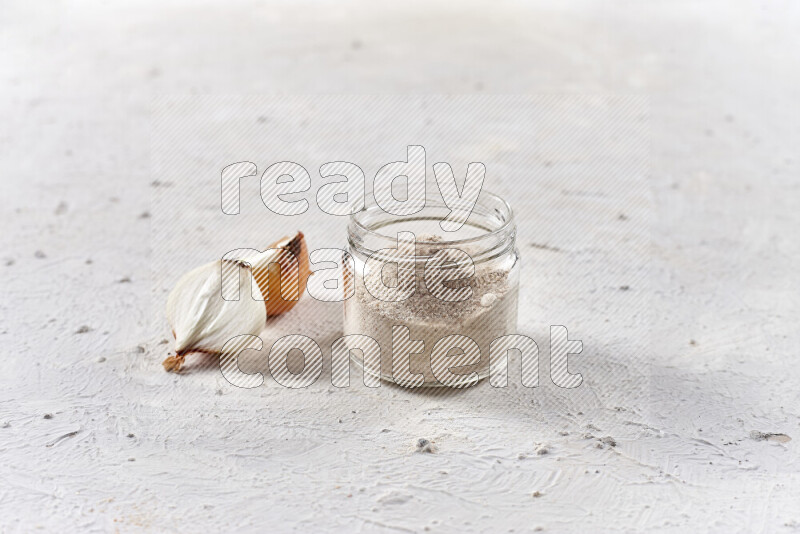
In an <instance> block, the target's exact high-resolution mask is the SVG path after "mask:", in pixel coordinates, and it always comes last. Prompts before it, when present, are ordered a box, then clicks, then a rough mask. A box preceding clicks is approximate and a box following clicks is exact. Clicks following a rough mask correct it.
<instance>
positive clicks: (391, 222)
mask: <svg viewBox="0 0 800 534" xmlns="http://www.w3.org/2000/svg"><path fill="white" fill-rule="evenodd" d="M449 213H450V209H449V208H448V207H447V206H446V205H445V204H444V203H443V201H442V199H441V198H438V197H437V198H435V197H433V196H431V195H428V196H427V198H426V203H425V208H424V209H423V210H422V211H420V212H417V213H415V214H413V215H407V216H397V215H392V214H390V213H386V212H384V211H383V210H382V209H381V208H380V207H379V206H377V205H375V204H373V205H367V206H366V207H365V208H364V209H362V210H361V211H359V212H357V213H355V214H353V215H352V216H351V217H350V223H349V225H348V250H349V253H350V255H351V256H352V259H353V262H352V267H354V269H353V268H352V267H351V265H350V262H349V261H345V262H344V265H345V272H344V284H345V293H346V294H347V295H351V294H352V296H351V297H350V298H348V299H346V300H345V301H344V334H345V336H348V337H346V338H345V341H346V344H347V347H348V349H350V354H351V356H352V358H353V359H354V360H355V361H356V362H357V363H358V364H359V365H360V366H361V368H362V369H363V370H364V373H365V379H366V378H370V377H371V378H373V379H374V378H376V377H379V378H381V379H383V380H387V381H390V382H394V383H397V384H398V385H401V386H406V387H418V386H442V385H445V386H450V387H466V386H469V385H472V384H474V383H476V382H477V381H478V380H480V379H482V378H484V377H486V376H488V374H489V347H490V345H491V343H492V341H494V340H495V339H497V338H500V337H502V336H505V335H508V334H515V333H516V328H517V303H518V295H519V269H520V260H519V254H518V251H517V250H516V248H515V239H516V224H515V223H514V217H513V213H512V211H511V207H510V206H509V205H508V203H507V202H505V201H504V200H503V199H501V198H500V197H498V196H497V195H494V194H491V193H488V192H486V191H484V192H482V193H481V195H480V197H479V198H478V201H477V203H476V205H475V208H474V209H473V211H472V213H471V214H470V216H469V218H468V219H467V221H466V223H465V224H464V225H463V226H462V227H461V228H460V229H458V230H456V231H454V232H446V231H444V230H443V229H442V228H441V226H440V222H441V221H443V220H444V219H445V218H446V217H447V215H448V214H449ZM409 232H410V233H409ZM412 234H413V235H412ZM453 249H457V250H453ZM458 251H461V252H458ZM473 266H474V269H473ZM437 273H438V274H437ZM470 273H472V274H471V275H470ZM426 274H427V278H426ZM406 329H407V330H406ZM364 336H367V337H369V338H372V339H373V340H375V341H377V346H379V347H380V351H377V350H376V349H377V347H376V345H375V344H374V343H372V342H370V341H369V340H368V339H366V337H364Z"/></svg>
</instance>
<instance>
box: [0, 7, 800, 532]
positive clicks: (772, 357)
mask: <svg viewBox="0 0 800 534" xmlns="http://www.w3.org/2000/svg"><path fill="white" fill-rule="evenodd" d="M799 21H800V6H798V4H797V3H796V2H788V1H787V2H774V3H770V4H761V3H755V2H740V3H738V5H736V6H733V5H731V3H729V2H705V3H691V4H689V3H686V4H677V3H648V4H644V3H640V2H612V3H608V2H606V3H603V4H602V5H601V4H591V3H589V2H567V3H559V4H558V5H549V4H545V3H544V2H534V3H528V4H526V5H524V6H523V5H521V4H518V3H512V2H508V3H506V2H500V3H492V5H491V7H490V8H487V7H485V6H481V5H480V4H477V3H471V2H463V3H459V4H458V6H457V7H456V6H455V5H450V4H449V3H444V2H426V3H404V4H403V5H402V7H401V6H398V5H395V6H388V5H386V6H381V5H377V3H371V4H355V3H351V2H343V3H342V2H340V3H336V4H334V3H329V2H318V3H310V2H291V3H290V2H281V3H256V2H229V3H226V4H225V5H224V6H213V5H211V4H210V3H208V4H198V3H196V2H194V3H189V2H167V3H163V2H162V3H152V4H151V5H150V6H149V7H148V6H146V5H143V4H141V3H137V4H134V3H133V2H130V3H120V4H117V5H111V4H108V3H99V2H98V3H90V4H82V5H80V6H67V5H66V4H63V3H58V2H44V3H41V2H40V3H37V4H33V3H27V2H17V1H7V2H3V3H2V5H0V38H1V39H2V54H0V84H1V85H0V88H1V90H0V91H1V93H0V94H2V99H1V100H0V106H2V115H0V116H2V126H0V162H2V169H3V171H4V173H5V176H4V179H3V180H2V181H0V184H1V185H0V187H1V188H2V191H1V192H2V198H3V199H4V208H3V230H4V231H3V232H2V233H1V234H0V240H2V244H3V246H2V258H3V263H2V266H0V268H2V269H3V274H4V276H3V294H4V298H3V300H2V302H1V303H0V309H1V310H2V318H3V321H2V326H0V336H2V341H3V353H4V357H5V360H6V361H7V362H8V363H7V367H6V369H5V371H4V373H2V378H0V386H2V388H0V391H2V394H0V395H2V396H1V397H0V398H2V403H1V404H0V427H2V428H0V458H1V459H2V462H0V480H2V482H3V483H2V487H0V511H2V514H0V530H2V531H9V532H17V531H19V532H28V531H32V530H34V529H36V528H41V529H45V530H48V531H56V530H57V531H116V530H118V531H120V532H137V531H155V532H187V531H197V530H201V531H220V530H230V529H234V528H239V529H242V530H248V531H256V530H264V529H270V530H274V531H293V530H295V531H302V532H307V531H320V530H324V529H327V530H336V531H353V530H361V531H370V532H372V531H396V530H400V531H422V530H425V529H430V530H432V531H441V532H464V531H471V530H474V531H491V532H505V531H511V530H514V531H516V532H522V531H529V530H533V529H535V528H538V527H540V528H541V529H544V530H545V531H556V532H560V531H586V530H589V531H600V530H624V531H632V530H662V531H683V530H687V529H692V530H698V531H719V532H731V531H747V532H752V531H757V532H759V531H764V532H781V531H787V532H790V531H793V530H798V529H800V510H799V509H798V507H797V504H796V503H797V502H800V461H799V459H798V453H797V443H798V435H800V394H799V393H798V390H797V384H798V379H800V371H798V370H797V368H796V366H795V361H796V359H797V354H798V349H797V346H798V341H800V337H799V336H800V333H798V329H797V326H796V318H797V316H798V311H800V310H798V300H797V296H798V294H800V278H799V277H798V276H797V271H798V263H799V260H798V258H800V241H798V239H797V237H796V235H795V234H796V228H798V223H800V181H799V180H798V158H797V155H796V154H797V146H800V120H798V119H800V112H798V107H797V102H796V99H797V96H798V95H799V94H800V77H799V76H798V72H800V68H799V67H800V64H799V63H800V59H799V58H800V56H798V55H797V54H796V50H797V47H798V44H800V43H798V41H799V40H800V38H798V37H797V35H796V28H797V26H798V22H799ZM165 93H166V94H174V93H180V94H205V93H210V94H237V93H246V94H294V93H304V94H309V93H393V94H402V93H437V94H438V93H501V94H511V93H556V94H562V93H603V94H633V95H643V96H646V97H647V98H648V101H649V108H650V113H649V124H650V126H649V130H650V164H649V167H650V169H651V176H650V177H649V180H650V192H651V198H652V210H651V211H652V213H651V216H650V220H651V226H650V237H651V242H652V244H651V248H650V255H649V258H650V276H649V278H647V279H646V280H642V282H641V287H646V288H647V292H646V295H645V296H646V298H647V299H648V300H649V302H650V308H649V313H650V314H651V315H650V317H649V318H648V320H649V321H650V327H649V329H648V332H649V339H648V340H647V346H648V349H647V351H646V354H644V355H643V356H642V360H643V361H646V362H647V363H648V365H647V366H646V371H645V373H646V374H645V375H644V377H643V378H644V379H646V382H644V383H643V384H644V386H643V387H642V388H641V389H640V390H638V393H637V395H638V396H637V395H632V394H630V391H631V390H630V388H617V387H614V386H612V385H610V384H608V383H604V382H603V380H600V379H599V378H598V379H594V381H593V382H592V383H589V384H587V386H589V388H588V389H587V391H589V392H591V395H588V394H587V395H583V396H579V397H577V399H575V398H569V397H566V396H564V397H557V396H555V393H554V394H553V395H554V396H553V397H545V395H547V393H548V391H547V390H542V391H540V392H537V396H536V398H535V400H537V401H538V402H539V404H536V403H527V404H526V403H522V402H519V399H528V400H530V398H528V397H526V396H525V395H523V394H522V393H520V391H519V390H520V389H521V388H519V387H518V386H514V385H513V382H512V385H511V386H510V391H509V392H507V393H506V394H504V395H499V396H494V397H489V396H486V395H480V392H479V390H477V389H476V390H474V391H472V392H465V394H462V395H444V396H442V395H439V396H436V395H426V394H409V393H408V392H405V391H403V390H399V389H397V388H388V387H386V388H381V389H380V390H378V391H371V390H367V389H366V388H360V389H359V388H352V389H351V390H348V391H340V390H336V389H335V388H332V387H330V385H329V384H328V385H327V386H325V385H323V384H320V386H319V387H314V388H311V389H309V390H308V391H299V392H294V391H286V390H278V389H276V388H269V387H263V388H260V389H258V390H257V391H255V392H253V393H252V394H250V392H248V393H246V394H242V392H240V391H234V390H232V388H230V387H229V386H226V384H225V383H224V380H223V379H222V377H220V376H219V374H218V373H217V372H216V371H214V369H213V368H212V367H211V365H208V366H207V367H205V368H204V367H203V366H202V365H200V366H195V367H194V368H193V370H192V371H191V372H190V373H188V374H186V375H184V376H173V375H168V374H166V373H164V372H163V370H162V369H161V367H160V361H161V360H162V359H163V357H164V356H165V355H166V354H167V351H168V346H167V345H162V344H160V343H161V340H162V339H163V338H164V337H165V336H164V333H165V325H164V324H163V318H162V317H160V316H159V313H160V311H159V309H160V308H159V307H160V305H161V304H160V298H161V296H160V294H159V292H160V291H161V290H163V289H164V287H162V286H161V285H160V284H162V283H163V284H165V285H166V286H168V282H169V281H170V280H173V281H174V278H172V279H170V278H169V277H170V276H173V277H174V276H175V275H176V274H177V271H174V272H171V273H168V274H161V272H160V271H158V270H156V271H155V274H156V275H157V276H154V270H153V268H154V266H157V265H158V262H157V258H154V257H153V254H152V250H153V247H154V241H153V231H155V232H158V229H159V227H158V226H157V225H158V222H159V221H158V217H159V214H160V213H161V212H159V210H158V198H159V197H158V195H159V194H161V193H163V191H160V190H159V188H158V187H154V186H153V185H152V182H153V181H154V171H153V169H152V167H151V156H152V155H153V154H152V151H151V144H150V143H151V131H152V123H153V121H152V119H153V117H152V112H153V95H156V94H165ZM264 158H265V160H264V163H266V162H267V161H268V160H269V158H268V157H267V156H264ZM211 163H213V165H212V166H213V168H215V169H216V168H217V167H218V166H219V162H216V161H213V162H211ZM223 163H224V162H223ZM192 165H199V163H197V162H193V163H192ZM165 194H169V193H165ZM198 211H201V210H198ZM518 212H519V213H520V216H521V220H522V221H523V223H524V224H533V222H535V220H534V219H531V218H527V217H533V215H524V214H525V213H527V212H529V210H525V209H522V210H520V209H519V208H518ZM184 222H186V223H187V225H188V224H193V219H191V217H189V218H187V219H186V221H184ZM325 231H330V232H335V231H336V229H335V228H331V229H330V230H325ZM325 231H320V233H319V235H318V236H317V238H318V239H322V238H323V237H324V232H325ZM553 237H554V238H556V239H558V236H557V235H555V236H553ZM189 239H190V240H194V239H197V240H200V239H201V237H199V234H192V235H191V236H190V237H189ZM190 242H193V241H190ZM548 245H552V246H555V247H558V246H559V244H558V243H555V244H553V243H550V242H548ZM312 246H313V244H312ZM567 248H568V247H567ZM547 252H548V251H547V250H544V249H537V248H536V247H529V248H528V249H527V250H523V254H524V256H525V257H526V259H528V261H529V263H531V264H533V262H534V261H535V259H539V260H540V261H543V262H552V261H564V262H565V263H564V264H565V265H568V264H569V262H568V260H567V259H564V260H554V259H552V258H549V257H548V256H545V253H547ZM193 253H194V254H198V253H197V251H195V252H193ZM198 256H199V254H198ZM566 256H568V257H569V255H568V254H567V255H566ZM571 258H572V259H574V256H573V257H571ZM159 276H161V277H162V278H159ZM594 285H595V286H596V287H595V288H594V289H595V290H596V291H599V292H600V296H597V293H596V292H595V293H591V292H590V290H591V288H584V286H578V289H576V291H579V290H581V289H582V288H584V289H586V294H585V295H583V296H582V297H583V298H584V299H585V301H586V302H589V303H594V305H597V303H598V302H600V303H602V304H605V303H606V302H609V303H614V302H616V303H617V304H620V302H618V301H617V300H614V299H619V298H620V292H619V290H618V287H619V286H618V282H617V281H616V280H614V281H613V283H612V282H611V281H606V280H605V279H603V278H602V277H601V278H599V279H598V280H597V281H596V283H595V284H594ZM631 287H632V288H634V289H636V288H637V286H636V285H634V284H631ZM610 289H613V290H614V291H610ZM604 291H606V293H603V292H604ZM531 294H532V293H529V295H531ZM605 295H608V296H607V297H606V296H605ZM578 297H579V298H580V297H581V295H578ZM625 298H630V299H634V298H637V297H636V296H634V295H633V294H631V295H626V296H625ZM525 299H526V297H524V295H523V302H528V304H524V306H528V308H522V309H521V313H523V312H524V310H528V312H530V310H531V309H532V308H531V306H532V305H533V304H532V303H533V302H534V301H533V299H531V298H528V300H527V301H526V300H525ZM636 302H641V301H638V300H637V301H636ZM622 303H623V304H624V301H623V302H622ZM317 304H318V303H314V302H311V301H304V302H303V303H301V305H299V306H298V307H297V308H296V310H294V311H293V312H292V314H294V315H292V314H290V315H288V316H287V317H286V318H285V321H287V322H291V321H292V320H293V318H294V319H297V318H298V317H302V316H303V314H304V313H308V312H309V310H312V308H313V307H314V306H316V305H317ZM610 305H611V304H610ZM320 317H321V318H323V319H324V320H326V321H327V320H330V324H329V325H328V326H329V327H330V329H331V330H333V329H335V318H333V317H334V316H333V314H331V315H330V316H329V315H321V316H320ZM329 317H330V319H328V318H329ZM565 322H566V323H567V324H568V325H569V324H571V323H570V321H569V318H568V319H567V320H566V321H565ZM587 324H589V323H587ZM84 327H86V328H84ZM287 328H288V327H287ZM78 332H81V333H78ZM592 335H593V332H588V333H587V334H586V337H585V338H584V339H588V338H590V337H591V336H592ZM590 348H591V346H590V345H589V344H587V343H586V341H585V342H584V351H585V352H586V358H587V360H586V361H587V362H588V361H589V358H591V357H592V353H591V352H590V350H589V349H590ZM612 349H618V350H616V351H615V350H609V351H607V352H605V351H604V352H603V355H606V356H608V361H609V362H611V363H612V364H613V363H615V360H614V357H615V356H616V357H618V358H619V359H618V360H616V362H619V361H622V359H623V358H624V356H625V354H624V352H625V351H624V350H623V349H622V348H620V347H619V346H618V345H614V346H612ZM588 376H589V375H588V374H587V377H588ZM556 393H557V392H556ZM623 393H625V394H623ZM544 399H548V402H550V404H549V405H547V409H546V410H543V409H540V407H541V405H542V404H546V403H544V402H543V401H544ZM559 402H561V403H562V407H563V409H562V410H558V409H556V408H557V407H558V403H559ZM754 432H755V433H754ZM759 432H760V433H780V434H784V435H786V436H788V437H790V438H792V439H791V441H788V442H779V441H776V440H775V439H763V438H764V435H763V434H759ZM588 434H591V435H592V436H594V437H588V436H587V435H588ZM604 436H613V438H614V441H615V443H616V444H615V446H612V445H611V444H610V442H608V441H606V442H602V441H600V440H598V439H597V438H602V437H604ZM421 437H424V438H428V439H431V440H432V441H433V442H434V444H435V445H436V452H435V453H433V454H419V453H415V452H414V446H415V443H416V440H417V439H418V438H421ZM543 449H546V450H547V454H541V455H540V454H538V452H539V451H540V450H543ZM537 492H538V493H537Z"/></svg>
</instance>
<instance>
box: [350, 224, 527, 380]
mask: <svg viewBox="0 0 800 534" xmlns="http://www.w3.org/2000/svg"><path fill="white" fill-rule="evenodd" d="M417 241H418V243H417V248H416V254H417V257H422V258H425V257H430V256H432V255H433V254H434V253H436V252H437V251H438V250H441V249H443V248H460V247H449V246H448V245H447V244H446V243H444V240H443V238H442V237H441V236H437V235H419V236H417ZM438 243H443V244H442V245H438ZM462 250H464V252H466V253H467V254H470V255H472V254H471V253H470V252H471V251H470V250H469V249H464V248H462ZM387 267H388V266H387ZM353 274H354V277H352V278H351V280H353V281H354V282H355V294H354V295H353V296H352V297H351V299H350V300H351V301H352V302H348V303H347V304H346V306H345V318H344V324H345V333H346V334H362V335H366V336H369V337H371V338H373V339H375V340H376V341H377V342H378V344H379V345H380V348H381V358H380V359H381V376H382V378H384V379H392V374H393V373H392V371H393V367H392V358H393V351H392V349H393V347H392V327H393V326H405V327H407V328H408V329H409V335H410V338H411V340H412V343H413V340H421V341H422V342H424V349H423V350H422V351H421V352H417V353H412V354H410V355H409V357H408V358H409V359H410V362H409V363H410V370H411V373H412V374H421V375H422V376H423V377H424V385H426V386H436V385H441V384H440V381H439V380H438V379H437V378H436V376H435V375H434V372H433V371H432V370H431V352H432V350H433V347H434V345H436V343H437V342H438V341H439V340H440V339H442V338H444V337H446V336H450V335H454V334H458V335H462V336H466V337H469V338H471V339H472V340H473V341H475V343H477V346H478V348H479V349H480V360H479V361H478V363H471V364H469V365H460V363H463V362H474V361H476V360H477V358H478V356H477V354H467V355H464V356H461V357H459V356H457V354H458V353H460V352H461V351H452V352H451V354H454V356H453V357H452V358H447V359H446V361H447V362H449V363H447V364H446V365H444V367H450V368H451V372H452V373H453V374H456V375H462V376H463V377H464V380H463V381H461V380H455V381H454V382H448V385H469V384H471V383H474V380H469V379H470V378H474V377H475V375H474V372H477V374H478V377H479V378H483V377H485V376H486V375H487V374H488V370H489V346H490V344H491V342H492V341H494V340H495V339H497V338H499V337H502V336H504V335H507V334H514V333H516V324H517V301H518V297H517V291H516V290H510V286H509V274H510V266H509V265H507V264H505V265H504V264H503V262H492V261H487V262H483V263H476V264H475V274H474V275H473V276H471V277H469V278H467V279H462V280H457V281H454V282H444V285H445V287H447V288H453V289H455V288H458V287H464V286H467V285H468V286H469V287H470V288H471V289H472V295H471V296H470V298H469V299H467V300H464V301H460V302H448V301H446V300H442V299H440V298H437V297H436V296H434V295H433V294H431V293H430V291H429V290H428V287H427V285H426V283H425V281H424V278H425V263H424V261H422V262H417V263H416V269H415V274H416V289H415V291H414V294H413V295H412V296H411V297H409V298H408V299H406V300H402V301H399V302H386V301H383V300H381V299H378V298H375V297H374V296H373V295H372V294H371V293H370V292H369V291H368V290H367V289H366V287H365V284H364V279H363V275H364V273H363V264H362V265H361V268H356V272H355V273H353ZM393 277H394V280H392V278H393ZM396 278H397V270H396V269H395V270H394V271H390V269H388V268H387V269H386V271H385V272H384V280H385V282H386V284H387V285H390V286H391V285H392V284H393V283H396ZM353 348H357V347H353ZM395 365H396V366H399V367H400V368H401V369H402V368H403V367H404V366H405V364H404V363H403V362H402V361H400V360H399V359H398V361H397V362H396V363H395ZM451 366H454V367H451ZM367 367H368V366H367ZM365 372H368V370H365ZM437 374H439V376H440V377H441V376H442V374H441V373H440V372H439V371H437ZM444 376H447V375H446V374H445V375H444ZM394 378H395V381H396V382H401V381H402V380H403V378H402V377H401V376H395V377H394Z"/></svg>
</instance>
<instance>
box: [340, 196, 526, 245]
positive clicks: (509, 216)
mask: <svg viewBox="0 0 800 534" xmlns="http://www.w3.org/2000/svg"><path fill="white" fill-rule="evenodd" d="M484 195H485V196H486V197H488V198H491V199H493V200H494V201H497V202H499V203H500V205H501V206H502V207H503V209H504V210H505V212H506V213H505V214H503V215H504V216H505V217H504V219H505V220H504V221H503V224H502V225H500V226H499V227H498V228H496V229H494V230H490V231H487V232H486V233H482V234H480V235H477V236H474V237H467V238H463V239H453V240H449V239H444V240H443V241H424V240H423V241H420V240H417V241H416V242H417V243H420V244H423V245H447V246H451V245H463V244H469V243H476V242H478V241H483V240H485V239H486V238H488V237H491V236H497V235H502V234H503V233H505V232H507V231H508V230H509V228H511V227H512V226H513V225H514V210H513V209H512V208H511V205H510V204H509V203H508V202H507V201H506V200H505V199H504V198H503V197H501V196H500V195H497V194H495V193H492V192H490V191H487V190H485V189H484V190H482V191H481V193H480V195H479V196H478V200H477V201H476V202H475V206H477V205H478V204H479V203H480V202H481V197H483V196H484ZM426 200H427V199H426ZM376 206H377V204H376ZM378 209H380V207H378ZM473 210H474V207H473ZM367 211H370V208H368V207H366V206H365V207H364V208H362V209H360V210H359V211H357V212H355V213H352V214H351V215H350V222H351V223H352V224H354V225H355V226H356V227H357V228H359V229H360V230H361V231H363V232H366V233H367V234H370V235H373V236H375V237H378V238H381V239H386V240H389V241H392V242H394V241H396V239H397V238H396V236H395V237H393V236H388V235H386V234H382V233H380V232H378V231H377V230H373V229H372V228H368V227H367V226H365V225H364V224H362V223H361V221H359V220H358V217H357V216H358V215H359V214H360V213H365V212H367ZM470 216H471V214H470ZM398 217H399V218H401V217H403V216H398ZM465 224H466V222H465Z"/></svg>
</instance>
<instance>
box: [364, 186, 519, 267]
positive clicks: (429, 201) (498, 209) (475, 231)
mask: <svg viewBox="0 0 800 534" xmlns="http://www.w3.org/2000/svg"><path fill="white" fill-rule="evenodd" d="M449 213H450V208H448V207H447V205H446V204H445V203H444V201H443V200H442V198H441V197H435V196H433V195H431V194H428V195H427V197H426V200H425V207H424V208H423V209H422V210H421V211H420V212H418V213H415V214H413V215H408V216H398V215H393V214H390V213H386V212H385V211H383V210H382V209H381V208H380V206H378V205H377V204H375V203H374V200H373V202H372V204H368V205H367V206H365V207H364V209H362V210H360V211H359V212H357V213H355V214H353V215H351V216H350V225H349V226H348V234H349V240H350V245H351V246H352V247H353V248H354V249H355V250H357V251H359V252H361V253H362V254H365V255H370V254H372V253H374V252H376V251H378V250H381V249H385V248H393V247H396V246H397V234H398V232H411V233H413V234H414V235H415V238H416V243H417V244H418V245H422V246H423V249H426V248H427V249H430V250H433V249H441V248H460V249H464V248H469V249H470V251H471V254H474V255H476V256H485V255H488V256H494V255H495V254H497V253H502V251H505V250H506V249H508V248H509V247H510V248H512V249H513V246H514V239H515V236H516V225H515V223H514V214H513V211H512V210H511V206H509V204H508V202H506V201H505V200H503V199H502V198H500V197H499V196H497V195H495V194H493V193H489V192H488V191H482V192H481V194H480V196H479V197H478V201H477V202H476V203H475V207H474V208H473V210H472V212H471V213H470V215H469V217H468V218H467V220H466V222H465V223H464V225H463V226H462V227H461V228H460V229H458V230H456V231H454V232H448V231H445V230H444V229H443V228H442V227H441V226H440V224H439V223H440V222H441V221H443V220H445V218H446V217H447V216H448V214H449ZM418 254H419V252H418Z"/></svg>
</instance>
